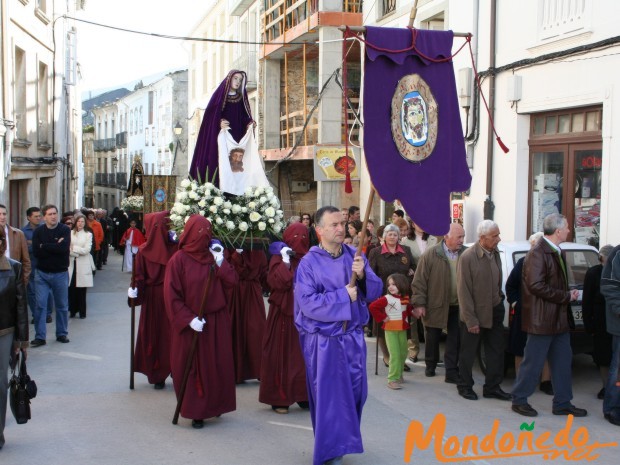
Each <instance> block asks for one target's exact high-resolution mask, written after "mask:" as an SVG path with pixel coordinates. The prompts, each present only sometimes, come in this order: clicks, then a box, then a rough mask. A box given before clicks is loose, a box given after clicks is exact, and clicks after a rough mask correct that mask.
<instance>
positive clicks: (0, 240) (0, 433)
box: [0, 229, 28, 449]
mask: <svg viewBox="0 0 620 465" xmlns="http://www.w3.org/2000/svg"><path fill="white" fill-rule="evenodd" d="M5 251H6V236H5V234H4V230H2V229H0V449H2V446H3V445H4V424H5V420H6V406H7V394H8V387H9V378H8V371H9V358H10V355H11V353H15V352H17V351H19V350H20V349H21V350H22V351H23V352H25V351H26V348H27V347H28V310H27V308H26V291H25V286H24V279H23V276H22V265H21V264H20V263H19V262H17V261H15V260H11V259H10V258H7V257H5V255H4V253H5Z"/></svg>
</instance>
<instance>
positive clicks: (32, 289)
mask: <svg viewBox="0 0 620 465" xmlns="http://www.w3.org/2000/svg"><path fill="white" fill-rule="evenodd" d="M36 272H37V270H35V269H33V270H32V273H30V277H29V278H28V287H27V289H26V295H27V296H28V306H29V307H30V313H32V317H33V318H34V312H35V310H36V309H37V285H36V284H35V282H34V278H35V275H36ZM52 310H54V297H53V296H52V293H51V292H50V293H49V294H48V295H47V316H52Z"/></svg>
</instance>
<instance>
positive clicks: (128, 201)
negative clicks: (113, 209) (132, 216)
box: [121, 195, 144, 211]
mask: <svg viewBox="0 0 620 465" xmlns="http://www.w3.org/2000/svg"><path fill="white" fill-rule="evenodd" d="M121 208H122V209H123V210H125V211H142V210H143V209H144V196H142V195H130V196H129V197H125V198H124V199H123V200H121Z"/></svg>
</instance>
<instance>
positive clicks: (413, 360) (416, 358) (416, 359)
mask: <svg viewBox="0 0 620 465" xmlns="http://www.w3.org/2000/svg"><path fill="white" fill-rule="evenodd" d="M409 360H411V361H412V362H413V363H418V356H417V355H416V356H415V357H409Z"/></svg>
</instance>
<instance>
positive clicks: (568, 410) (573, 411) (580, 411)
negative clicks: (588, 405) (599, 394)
mask: <svg viewBox="0 0 620 465" xmlns="http://www.w3.org/2000/svg"><path fill="white" fill-rule="evenodd" d="M553 414H554V415H572V416H574V417H585V416H586V415H587V414H588V411H587V410H586V409H584V408H579V407H575V406H574V405H571V406H570V407H564V408H554V409H553Z"/></svg>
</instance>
